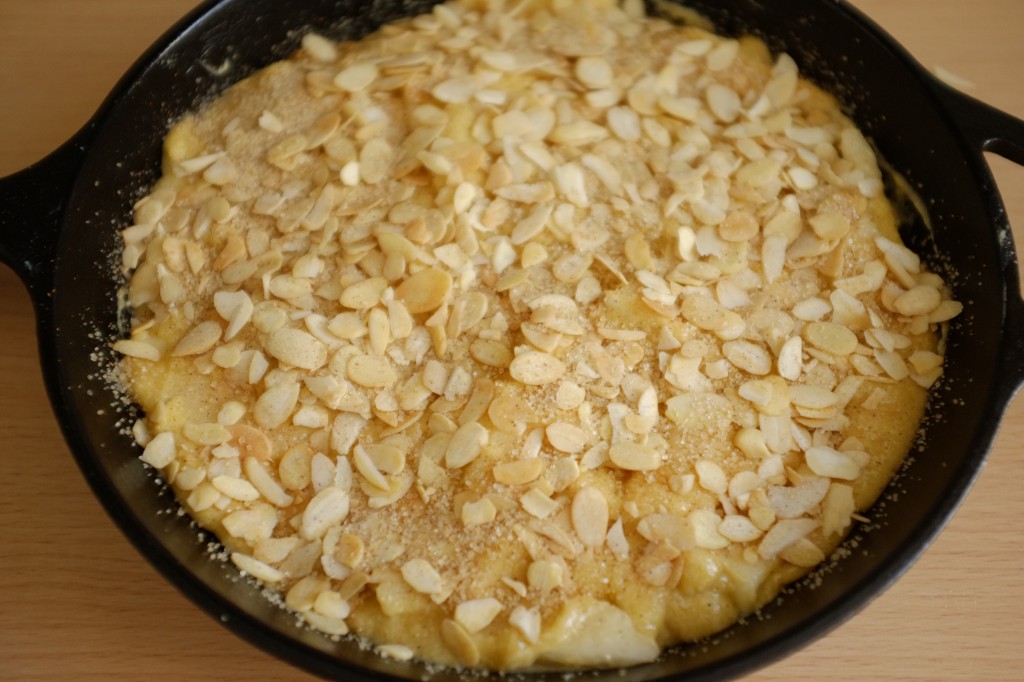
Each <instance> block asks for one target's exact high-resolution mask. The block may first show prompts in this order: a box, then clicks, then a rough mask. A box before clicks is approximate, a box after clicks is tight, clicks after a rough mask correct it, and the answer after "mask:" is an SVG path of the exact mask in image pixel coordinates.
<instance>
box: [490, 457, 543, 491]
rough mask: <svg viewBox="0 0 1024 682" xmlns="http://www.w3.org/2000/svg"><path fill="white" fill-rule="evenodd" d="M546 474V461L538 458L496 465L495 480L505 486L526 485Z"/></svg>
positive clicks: (493, 470) (493, 471) (494, 470)
mask: <svg viewBox="0 0 1024 682" xmlns="http://www.w3.org/2000/svg"><path fill="white" fill-rule="evenodd" d="M543 472H544V461H543V460H541V459H540V458H537V457H531V458H528V459H518V460H514V461H512V462H499V463H498V464H495V465H494V468H493V469H492V475H493V476H494V480H495V481H497V482H498V483H501V484H503V485H526V484H527V483H532V482H533V481H535V480H537V479H538V478H539V477H540V475H541V474H542V473H543Z"/></svg>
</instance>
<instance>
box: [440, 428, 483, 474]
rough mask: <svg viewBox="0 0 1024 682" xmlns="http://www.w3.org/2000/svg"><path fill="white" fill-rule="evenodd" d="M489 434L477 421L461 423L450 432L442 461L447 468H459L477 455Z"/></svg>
mask: <svg viewBox="0 0 1024 682" xmlns="http://www.w3.org/2000/svg"><path fill="white" fill-rule="evenodd" d="M488 438H489V434H488V431H487V429H486V428H484V427H483V426H482V425H480V424H479V423H478V422H469V423H467V424H463V425H462V426H460V427H459V428H458V430H456V431H455V433H454V434H452V438H451V440H450V441H449V442H448V447H447V448H446V450H445V454H444V462H445V466H447V467H448V468H449V469H460V468H462V467H464V466H466V465H467V464H469V463H470V462H472V461H473V460H475V459H476V458H477V457H478V456H479V455H480V451H481V449H482V448H483V446H484V445H486V444H487V441H488Z"/></svg>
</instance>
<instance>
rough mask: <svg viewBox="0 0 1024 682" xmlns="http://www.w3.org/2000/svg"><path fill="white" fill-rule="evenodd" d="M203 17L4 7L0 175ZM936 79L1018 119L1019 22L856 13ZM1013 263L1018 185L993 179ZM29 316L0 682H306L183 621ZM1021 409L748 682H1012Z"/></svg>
mask: <svg viewBox="0 0 1024 682" xmlns="http://www.w3.org/2000/svg"><path fill="white" fill-rule="evenodd" d="M194 4H195V0H145V1H142V2H140V1H139V0H45V1H42V0H41V1H38V2H25V1H24V0H0V175H4V174H7V173H9V172H12V171H14V170H17V169H19V168H21V167H23V166H26V165H28V164H29V163H31V162H32V161H34V160H36V159H37V158H39V157H41V156H42V155H43V154H45V153H46V152H47V151H49V150H50V149H52V148H54V147H56V146H57V145H58V144H59V143H61V142H62V141H63V140H64V139H66V138H67V137H68V136H70V135H71V134H72V133H73V132H74V131H75V130H76V129H77V128H78V126H80V125H81V124H82V123H83V122H84V121H85V120H86V119H87V117H88V116H89V115H90V114H91V113H92V112H93V111H94V109H95V108H96V106H97V105H98V104H99V102H100V101H101V100H102V98H103V97H104V96H105V94H106V93H107V92H108V90H109V89H110V88H111V87H112V86H113V84H114V83H115V81H116V79H117V78H118V77H120V75H121V74H122V73H123V72H124V71H125V69H127V67H128V66H129V65H130V64H131V63H132V61H133V60H134V59H135V58H136V56H138V55H139V54H141V52H142V51H143V50H144V49H145V48H146V47H147V46H148V45H149V44H150V42H151V41H153V40H154V39H156V37H157V36H158V35H160V33H162V32H163V31H164V30H165V29H166V28H167V27H169V26H170V25H171V23H172V22H173V21H175V20H176V19H177V18H178V17H180V16H181V15H183V14H184V13H185V12H186V11H187V10H188V9H190V8H191V6H192V5H194ZM855 4H856V5H858V6H859V7H861V8H862V9H863V10H864V11H865V12H866V13H867V14H868V15H870V16H871V17H873V18H874V19H875V20H876V21H877V22H878V23H879V24H881V25H882V26H883V27H885V28H886V29H888V30H889V31H890V32H891V33H893V34H894V35H895V36H896V38H897V39H899V40H900V41H902V42H903V43H904V44H905V45H906V46H907V47H908V48H909V50H910V51H911V52H912V53H913V54H915V55H916V56H917V57H918V58H919V59H920V60H921V61H922V62H923V63H924V64H925V65H927V66H929V67H935V66H942V67H944V68H946V69H948V70H950V71H952V72H954V73H956V74H957V75H959V76H961V77H963V78H965V79H967V80H969V81H972V82H973V83H974V84H975V86H974V88H973V89H972V90H971V92H972V94H974V95H976V96H978V97H980V98H982V99H984V100H986V101H988V102H990V103H992V104H994V105H996V106H998V107H1000V108H1002V109H1004V110H1006V111H1009V112H1011V113H1014V114H1016V115H1018V116H1024V87H1021V84H1022V72H1024V2H1020V1H1019V0H974V1H973V2H971V3H966V2H963V1H962V0H856V2H855ZM993 167H994V170H995V173H996V176H997V179H998V181H999V184H1000V187H1001V189H1002V192H1003V196H1004V198H1005V200H1006V203H1007V205H1008V207H1009V212H1010V217H1011V219H1012V220H1013V221H1014V222H1015V224H1016V225H1017V227H1018V231H1017V235H1018V237H1017V241H1018V243H1019V244H1024V169H1021V168H1018V167H1015V166H1013V165H1012V164H1009V163H1007V162H1004V161H1002V160H1001V159H995V160H993ZM33 325H34V321H33V317H32V309H31V305H30V303H29V300H28V297H27V296H26V294H25V292H24V290H23V289H22V287H21V285H20V283H19V282H18V281H17V279H16V278H15V277H14V275H13V274H12V273H11V272H10V271H9V270H7V269H5V268H0V377H2V380H0V381H2V383H0V386H2V390H0V679H5V680H56V679H68V680H79V681H84V680H135V679H142V678H145V679H147V680H150V681H153V682H155V681H156V680H213V679H249V680H299V679H309V678H308V676H306V675H304V674H303V673H301V672H299V671H297V670H296V669H294V668H291V667H289V666H288V665H286V664H284V663H282V662H280V661H278V660H276V659H273V658H271V657H270V656H268V655H266V654H264V653H262V652H260V651H259V650H257V649H255V648H253V647H251V646H250V645H248V644H247V643H245V642H243V641H242V640H240V639H238V638H237V637H235V636H234V635H232V634H231V633H229V632H228V631H227V630H225V629H224V628H223V627H221V626H220V625H219V624H218V623H216V622H214V621H213V620H212V619H210V618H209V617H207V616H206V615H204V614H203V613H201V612H200V611H199V610H198V609H197V608H196V607H194V606H193V605H192V604H191V603H190V602H188V601H186V600H185V598H184V597H182V596H181V595H180V594H179V593H178V592H177V591H176V590H175V589H174V588H173V587H171V586H170V585H169V584H168V583H166V582H165V581H164V580H163V579H162V578H161V577H159V576H158V575H157V573H156V572H155V571H154V570H153V569H152V568H150V566H149V564H147V563H146V562H145V561H144V560H143V559H142V558H141V557H140V556H139V554H138V553H137V552H136V551H135V550H134V549H133V548H132V547H131V546H130V545H129V544H128V543H127V542H126V541H125V540H124V538H123V537H122V536H121V534H120V532H119V531H118V530H117V529H116V528H115V527H114V525H113V524H112V523H111V522H110V520H109V519H108V518H107V516H106V514H105V513H104V512H103V511H102V509H101V508H100V506H99V504H98V503H97V502H96V500H95V499H94V498H93V496H92V494H91V493H90V491H89V490H88V488H87V487H86V485H85V482H84V480H83V479H82V477H81V475H80V474H79V472H78V470H77V468H76V467H75V465H74V463H73V461H72V459H71V457H70V456H69V454H68V451H67V448H66V446H65V445H64V442H63V441H62V439H61V437H60V435H59V434H58V431H57V426H56V423H55V421H54V418H53V416H52V413H51V411H50V407H49V404H48V403H47V400H46V396H45V393H44V390H43V385H42V381H41V378H40V370H39V365H38V359H37V355H36V349H35V338H34V333H33ZM1022 438H1024V402H1022V401H1019V400H1018V401H1017V402H1016V403H1015V404H1014V405H1013V406H1012V407H1011V409H1010V410H1009V412H1008V414H1007V416H1006V420H1005V422H1004V425H1003V428H1002V432H1001V435H1000V437H999V440H998V442H997V443H996V446H995V449H994V450H993V452H992V455H991V457H990V460H989V464H988V467H987V468H986V470H985V471H984V472H983V474H982V476H981V478H980V480H979V481H978V483H977V485H976V486H975V488H974V489H973V491H972V492H971V494H970V496H969V497H968V499H967V501H966V502H965V504H964V505H963V507H962V508H961V510H960V511H959V513H958V514H957V516H956V517H955V518H954V519H953V521H952V523H951V524H950V525H949V527H948V528H947V530H946V531H945V532H944V533H943V534H942V536H941V537H940V538H939V539H938V540H937V541H936V542H935V543H934V545H933V546H932V547H931V548H930V549H929V550H928V552H927V553H926V554H925V555H924V557H923V558H922V559H921V560H920V561H919V562H918V563H917V564H916V565H915V566H914V567H913V568H912V569H911V570H910V571H909V573H908V574H907V575H906V576H905V577H904V578H903V579H902V580H901V581H900V582H899V583H898V584H897V585H896V586H895V587H893V588H892V589H890V590H889V591H888V592H886V593H885V594H884V595H883V596H881V597H880V598H879V599H877V600H876V601H875V602H873V603H872V604H871V605H869V606H868V607H867V608H866V609H865V610H864V611H863V612H862V613H860V614H859V615H857V616H856V617H854V618H853V619H852V620H851V621H849V622H848V623H846V624H845V625H843V626H842V627H840V628H839V629H838V630H836V631H835V632H833V633H831V634H829V635H828V636H826V637H824V638H823V639H821V640H819V641H818V642H816V643H815V644H813V645H811V646H810V647H808V648H806V649H805V650H803V651H801V652H799V653H797V654H795V655H793V656H791V657H790V658H788V659H786V660H784V661H782V662H780V663H777V664H775V665H773V666H771V667H769V668H768V669H766V670H764V671H761V672H759V673H757V674H755V675H752V676H751V677H750V679H753V680H762V681H768V680H818V679H830V680H928V681H935V680H1019V679H1021V678H1022V675H1024V673H1022V672H1021V670H1022V668H1024V634H1022V633H1024V571H1021V569H1020V565H1021V564H1022V562H1024V548H1022V546H1021V544H1020V541H1019V538H1021V537H1024V458H1022V457H1020V448H1019V446H1017V443H1019V442H1020V441H1021V439H1022Z"/></svg>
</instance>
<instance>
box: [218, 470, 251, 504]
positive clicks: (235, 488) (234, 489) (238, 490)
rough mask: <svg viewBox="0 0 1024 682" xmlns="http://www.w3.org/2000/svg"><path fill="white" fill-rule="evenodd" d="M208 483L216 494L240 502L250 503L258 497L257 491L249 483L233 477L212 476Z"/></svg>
mask: <svg viewBox="0 0 1024 682" xmlns="http://www.w3.org/2000/svg"><path fill="white" fill-rule="evenodd" d="M210 483H212V484H213V487H214V488H216V489H217V491H218V492H220V493H223V494H224V495H227V496H228V497H230V498H231V499H233V500H239V501H240V502H252V501H254V500H258V499H259V497H260V493H259V491H258V490H256V488H254V487H253V485H252V484H251V483H249V482H248V481H245V480H243V479H241V478H236V477H234V476H226V475H222V476H214V477H213V478H212V479H210Z"/></svg>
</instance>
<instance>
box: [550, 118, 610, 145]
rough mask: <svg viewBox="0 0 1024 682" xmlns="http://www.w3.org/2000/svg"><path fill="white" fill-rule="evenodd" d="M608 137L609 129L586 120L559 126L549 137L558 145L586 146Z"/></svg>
mask: <svg viewBox="0 0 1024 682" xmlns="http://www.w3.org/2000/svg"><path fill="white" fill-rule="evenodd" d="M606 137H608V129H607V128H605V127H604V126H600V125H598V124H596V123H593V122H591V121H586V120H580V121H574V122H572V123H568V124H566V125H561V126H557V127H556V128H555V129H554V130H552V131H551V133H550V134H549V135H548V139H549V140H550V141H551V142H554V143H556V144H564V145H570V146H584V145H589V144H593V143H595V142H600V141H601V140H603V139H605V138H606Z"/></svg>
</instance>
